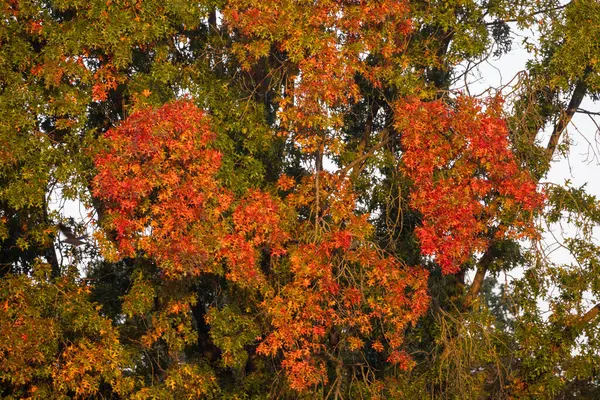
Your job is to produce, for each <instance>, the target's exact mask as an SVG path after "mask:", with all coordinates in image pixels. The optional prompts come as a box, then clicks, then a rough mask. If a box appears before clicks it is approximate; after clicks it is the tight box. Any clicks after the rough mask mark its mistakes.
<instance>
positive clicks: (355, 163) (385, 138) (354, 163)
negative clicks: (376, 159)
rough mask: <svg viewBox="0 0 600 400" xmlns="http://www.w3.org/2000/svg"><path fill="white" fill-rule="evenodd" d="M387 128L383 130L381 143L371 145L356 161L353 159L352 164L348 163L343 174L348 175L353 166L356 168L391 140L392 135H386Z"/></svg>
mask: <svg viewBox="0 0 600 400" xmlns="http://www.w3.org/2000/svg"><path fill="white" fill-rule="evenodd" d="M385 133H386V130H384V131H382V139H381V141H380V142H379V143H377V144H376V145H375V146H373V147H371V148H370V149H369V151H367V152H366V153H364V154H363V155H362V156H360V157H358V158H357V159H355V160H354V161H352V162H351V163H350V164H348V165H347V166H346V167H345V168H344V169H343V170H342V171H341V174H342V175H346V174H347V173H348V172H349V171H350V170H352V169H353V168H356V167H357V166H359V165H361V164H362V163H363V162H364V161H365V160H366V159H367V158H369V157H371V156H372V155H373V154H374V153H375V152H376V151H377V150H379V149H380V148H382V147H383V146H385V145H386V144H387V143H388V142H389V141H390V135H386V134H385Z"/></svg>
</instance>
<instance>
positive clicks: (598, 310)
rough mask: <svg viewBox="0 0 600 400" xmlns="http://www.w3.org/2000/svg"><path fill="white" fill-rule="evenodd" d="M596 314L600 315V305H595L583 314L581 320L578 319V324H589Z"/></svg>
mask: <svg viewBox="0 0 600 400" xmlns="http://www.w3.org/2000/svg"><path fill="white" fill-rule="evenodd" d="M598 314H600V304H596V305H595V306H594V307H592V308H591V309H590V310H589V311H588V312H586V313H585V314H583V315H582V316H581V318H579V324H580V325H585V324H587V323H589V322H591V321H592V320H593V319H594V318H596V317H597V316H598Z"/></svg>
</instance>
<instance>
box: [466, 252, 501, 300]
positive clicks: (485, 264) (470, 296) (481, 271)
mask: <svg viewBox="0 0 600 400" xmlns="http://www.w3.org/2000/svg"><path fill="white" fill-rule="evenodd" d="M494 252H495V246H494V245H493V244H492V245H490V246H489V247H488V249H487V250H486V252H485V253H484V254H483V256H482V257H481V259H479V263H478V266H477V272H476V273H475V277H474V278H473V283H471V286H470V287H469V291H468V292H467V295H466V297H465V302H464V306H465V308H467V309H468V308H471V307H472V306H473V303H474V302H475V299H476V298H477V296H479V292H481V287H482V286H483V281H484V279H485V274H486V273H487V271H488V269H489V268H490V266H491V265H492V262H493V261H494V254H493V253H494Z"/></svg>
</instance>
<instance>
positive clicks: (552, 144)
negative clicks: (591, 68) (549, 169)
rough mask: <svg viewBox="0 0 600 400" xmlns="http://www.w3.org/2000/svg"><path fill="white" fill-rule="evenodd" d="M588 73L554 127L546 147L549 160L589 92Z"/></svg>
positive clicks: (574, 91)
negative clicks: (586, 79)
mask: <svg viewBox="0 0 600 400" xmlns="http://www.w3.org/2000/svg"><path fill="white" fill-rule="evenodd" d="M586 76H587V73H586V74H584V76H583V77H582V78H581V79H580V80H579V82H577V85H575V89H574V90H573V94H572V95H571V101H570V102H569V105H568V106H567V109H566V110H565V111H564V112H563V113H561V115H560V118H559V119H558V123H557V124H556V126H555V127H554V130H553V131H552V135H551V136H550V140H549V141H548V146H547V147H546V152H547V153H548V159H549V160H550V159H552V156H553V155H554V152H555V151H556V147H557V146H558V141H559V139H560V136H561V135H562V133H563V132H564V130H565V128H566V127H567V125H569V122H571V119H572V118H573V115H575V113H576V112H577V109H578V108H579V106H580V105H581V102H582V101H583V98H584V97H585V94H586V92H587V86H586V84H585V77H586Z"/></svg>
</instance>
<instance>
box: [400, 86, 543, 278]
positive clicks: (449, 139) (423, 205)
mask: <svg viewBox="0 0 600 400" xmlns="http://www.w3.org/2000/svg"><path fill="white" fill-rule="evenodd" d="M501 105H502V102H501V100H499V99H493V100H492V101H490V102H488V104H486V105H485V106H486V108H485V110H482V106H483V104H480V103H479V102H477V101H475V100H473V99H471V98H469V97H459V98H458V99H457V100H456V104H454V105H450V104H448V103H446V102H445V101H443V100H438V101H433V102H422V101H418V100H412V101H406V102H405V101H400V102H398V103H397V105H396V126H397V128H398V129H399V130H401V131H402V134H403V136H402V145H403V147H404V153H403V158H402V160H403V167H402V168H403V169H404V171H406V174H407V175H408V177H409V178H411V179H412V180H413V182H414V191H413V192H412V193H411V204H412V206H413V207H414V208H415V209H417V210H418V211H419V212H421V213H422V215H423V224H422V226H421V227H419V228H417V230H416V232H417V236H418V237H419V240H420V242H421V251H422V252H423V254H426V255H434V256H435V259H436V261H437V263H438V264H439V265H440V266H441V267H442V271H443V272H444V273H447V274H449V273H455V272H457V271H459V270H460V268H461V265H462V264H463V263H464V262H466V261H467V260H468V259H469V258H470V257H471V256H472V255H473V254H474V253H475V252H483V251H485V250H486V249H487V247H488V245H489V241H490V240H491V239H492V238H494V237H496V238H502V237H530V238H534V237H536V234H537V233H536V231H535V229H534V227H533V225H532V220H531V218H532V212H534V211H535V210H536V209H539V207H541V205H542V200H543V198H542V196H541V195H540V194H539V193H538V192H537V191H536V184H535V181H534V180H533V179H532V177H531V176H530V175H529V173H528V172H527V171H524V170H522V169H520V168H519V165H518V164H517V161H516V159H515V157H514V155H513V153H512V152H511V149H510V142H509V140H508V129H507V126H506V123H505V121H504V119H503V118H502V116H501Z"/></svg>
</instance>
